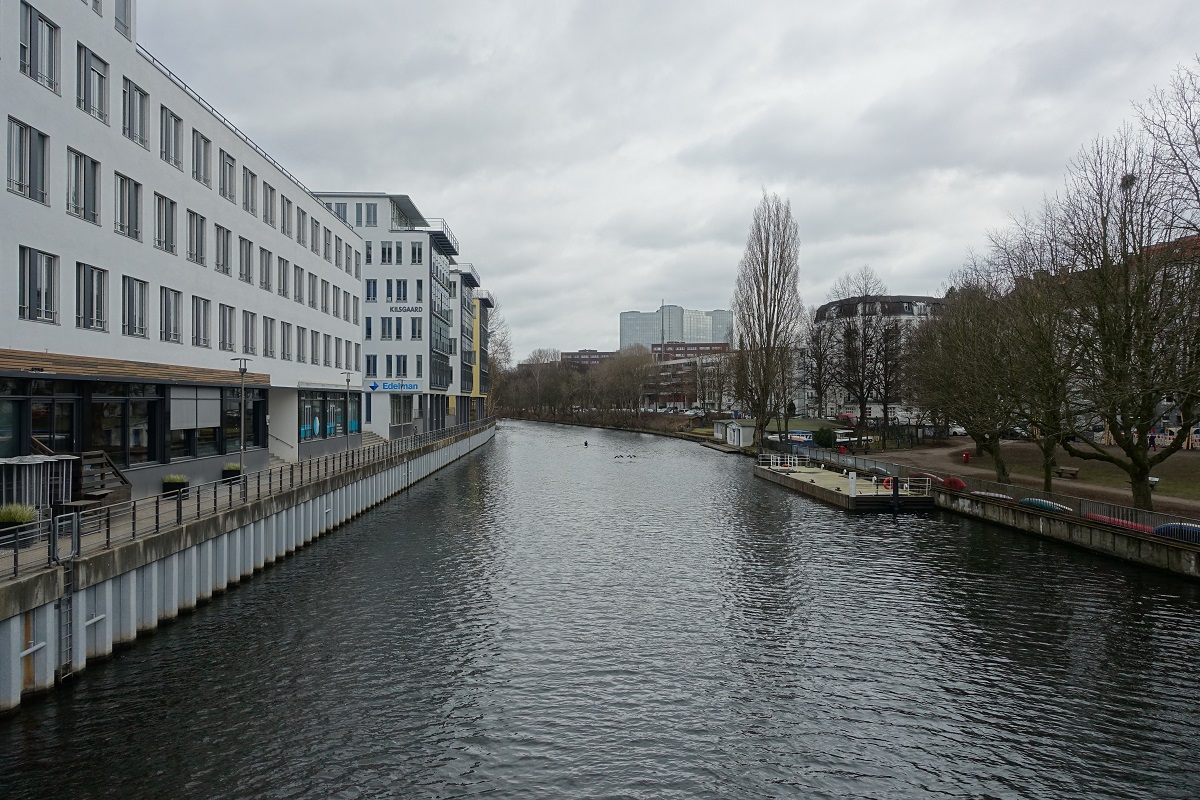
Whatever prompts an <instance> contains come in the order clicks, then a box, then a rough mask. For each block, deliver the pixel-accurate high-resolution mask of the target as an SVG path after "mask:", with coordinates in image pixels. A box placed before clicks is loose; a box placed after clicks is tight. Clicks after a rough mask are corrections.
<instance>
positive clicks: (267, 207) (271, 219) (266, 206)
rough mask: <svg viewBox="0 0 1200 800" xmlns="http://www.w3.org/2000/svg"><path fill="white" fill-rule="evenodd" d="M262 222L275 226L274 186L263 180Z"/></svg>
mask: <svg viewBox="0 0 1200 800" xmlns="http://www.w3.org/2000/svg"><path fill="white" fill-rule="evenodd" d="M263 222H265V223H267V224H268V225H270V226H271V227H272V228H274V227H275V187H274V186H272V185H271V184H269V183H267V182H266V181H263Z"/></svg>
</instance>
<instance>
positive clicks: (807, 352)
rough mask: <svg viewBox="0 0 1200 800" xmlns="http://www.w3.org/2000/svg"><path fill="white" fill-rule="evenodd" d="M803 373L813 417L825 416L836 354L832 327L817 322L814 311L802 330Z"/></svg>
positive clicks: (832, 380)
mask: <svg viewBox="0 0 1200 800" xmlns="http://www.w3.org/2000/svg"><path fill="white" fill-rule="evenodd" d="M802 341H803V348H804V372H805V378H806V381H807V383H808V385H809V386H810V387H811V388H812V390H813V394H814V395H815V397H814V398H813V399H814V400H815V402H816V410H815V414H814V416H817V417H821V416H824V415H825V401H826V400H827V399H828V397H829V394H830V392H831V391H832V390H833V387H834V385H835V383H834V381H835V374H836V373H835V363H834V362H835V359H836V358H837V352H836V351H835V349H834V347H835V344H836V341H835V336H834V329H833V326H832V325H829V324H825V323H822V322H820V321H818V320H817V312H816V309H813V310H812V311H811V312H809V314H808V315H807V316H806V317H805V321H804V329H803V339H802Z"/></svg>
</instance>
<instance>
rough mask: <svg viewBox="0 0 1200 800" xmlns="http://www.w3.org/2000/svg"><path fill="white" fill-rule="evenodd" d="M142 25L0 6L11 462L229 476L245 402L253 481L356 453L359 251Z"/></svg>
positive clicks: (129, 14) (6, 414)
mask: <svg viewBox="0 0 1200 800" xmlns="http://www.w3.org/2000/svg"><path fill="white" fill-rule="evenodd" d="M134 11H135V9H134V3H133V0H109V1H108V2H103V3H101V2H98V1H97V2H79V0H31V1H30V2H22V1H21V0H2V2H0V97H3V98H4V104H3V112H2V113H3V114H4V116H5V117H6V120H5V121H6V135H7V146H8V150H7V153H8V161H7V189H8V191H6V192H5V193H4V194H3V195H0V275H2V276H3V285H4V287H5V288H6V289H7V291H6V297H7V298H8V299H7V300H6V301H5V302H4V305H3V307H2V308H0V314H3V315H4V322H3V324H0V455H4V456H11V455H20V454H25V453H29V452H31V450H37V451H42V452H44V451H45V450H46V449H48V450H51V451H55V452H63V453H71V452H80V451H103V452H104V453H106V454H107V455H108V457H109V458H110V459H111V460H112V461H113V462H114V463H115V464H116V465H118V466H120V467H121V468H122V469H123V470H124V471H125V473H126V474H127V475H128V476H129V478H130V481H131V482H132V483H133V486H134V492H135V493H137V494H141V493H145V492H147V491H148V490H149V489H151V488H153V487H154V486H156V485H157V484H158V479H159V478H160V477H161V475H162V474H163V473H165V472H183V473H186V474H188V475H189V476H190V477H191V479H192V480H193V481H194V482H195V481H202V480H207V479H212V478H216V477H219V475H220V469H221V463H222V462H223V461H227V460H230V457H231V454H232V456H233V460H237V458H238V454H239V452H240V449H239V448H240V441H241V439H242V436H243V426H242V425H241V420H242V417H243V413H242V411H243V404H244V408H245V414H244V417H245V426H244V439H245V446H246V448H247V449H248V452H246V453H245V463H246V464H247V466H248V467H251V468H253V467H257V466H262V465H265V464H266V463H267V459H268V452H269V453H271V454H274V455H276V456H277V457H278V458H281V459H284V460H296V459H300V458H304V457H307V456H310V455H314V454H319V453H321V452H326V451H329V450H333V449H338V448H344V447H347V446H348V445H350V444H353V443H354V440H355V439H356V438H357V434H356V431H357V428H358V403H359V400H358V393H359V390H360V389H359V387H360V386H361V380H360V371H359V370H360V365H361V337H360V328H359V315H360V293H361V290H360V286H361V279H360V272H361V268H362V253H363V246H362V240H361V238H360V237H359V236H358V234H357V233H356V231H355V229H354V227H353V226H349V225H347V224H346V223H345V222H344V220H342V219H339V218H338V217H337V216H335V214H334V213H332V212H331V211H329V210H327V209H326V208H325V206H324V204H323V203H322V202H320V201H318V200H317V199H316V198H315V197H314V196H313V195H312V194H311V193H310V192H309V191H308V190H307V189H306V188H305V187H304V186H303V184H301V183H300V182H299V181H298V180H297V179H296V178H295V177H294V176H293V175H292V174H291V173H290V172H288V170H286V169H285V168H284V167H282V166H281V165H280V164H278V163H277V162H276V161H275V160H274V159H272V158H271V157H270V156H269V155H267V154H266V153H265V152H264V151H263V150H262V149H261V148H260V147H258V146H257V145H255V144H254V142H253V141H251V140H250V138H249V137H247V136H246V135H245V134H244V133H242V132H241V131H240V130H238V129H237V128H236V127H234V126H233V124H232V123H230V122H229V121H228V120H227V119H226V118H225V117H224V116H223V115H222V114H220V113H219V112H217V111H216V110H215V109H213V107H212V106H211V105H209V104H208V103H207V102H205V101H204V100H203V99H202V98H201V97H200V96H199V95H197V94H196V93H195V92H194V91H193V90H191V89H190V88H189V87H188V86H186V85H185V84H184V83H183V81H182V80H180V79H179V78H178V77H176V76H175V75H174V74H172V73H171V72H170V71H169V70H168V69H167V68H166V67H165V66H163V65H162V64H161V63H160V62H158V61H157V60H156V59H155V58H154V57H153V56H151V55H150V54H149V53H148V52H146V50H144V49H143V48H142V47H141V46H140V45H138V44H137V43H136V41H137V40H136V33H137V22H136V16H135V13H134ZM267 89H268V87H263V90H264V91H267ZM243 365H244V367H245V370H246V371H245V373H244V374H243V373H241V372H239V369H240V368H241V367H242V366H243ZM243 381H244V385H245V393H244V395H243V394H242V392H241V389H242V385H243ZM352 434H354V435H352Z"/></svg>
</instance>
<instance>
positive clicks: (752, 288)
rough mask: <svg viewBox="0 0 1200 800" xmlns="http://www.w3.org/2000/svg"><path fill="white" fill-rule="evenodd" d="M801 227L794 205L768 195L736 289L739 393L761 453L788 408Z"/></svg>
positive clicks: (736, 390)
mask: <svg viewBox="0 0 1200 800" xmlns="http://www.w3.org/2000/svg"><path fill="white" fill-rule="evenodd" d="M799 258H800V229H799V227H798V226H797V225H796V220H795V218H793V217H792V205H791V203H790V202H789V201H786V200H783V199H782V198H780V197H779V195H776V194H767V192H766V191H765V190H764V191H763V197H762V200H761V201H760V202H759V204H758V206H757V207H756V208H755V209H754V218H753V221H752V222H751V223H750V232H749V234H748V235H747V237H746V249H745V252H744V253H743V254H742V260H741V262H740V263H739V264H738V277H737V284H736V287H735V289H734V295H733V303H732V308H731V310H732V311H733V325H734V330H735V332H736V333H735V334H734V335H735V336H736V338H737V347H736V350H735V352H734V365H735V371H734V394H735V396H736V397H737V398H738V400H739V402H741V403H742V405H743V407H744V408H745V410H746V411H747V412H749V413H750V415H751V416H752V417H753V418H754V422H755V435H756V437H757V439H758V443H759V449H760V450H761V448H762V446H763V436H764V434H765V432H766V427H767V421H768V420H769V419H770V418H771V417H773V416H775V415H776V412H777V411H778V410H779V409H780V408H781V407H782V405H783V397H782V395H783V394H784V386H785V385H786V381H787V376H788V371H789V370H790V369H791V360H792V352H793V349H794V348H795V347H796V345H797V344H798V341H799V338H800V337H799V333H800V323H801V316H802V314H803V312H804V305H803V304H802V303H801V302H800V293H799V291H798V289H797V280H798V276H799Z"/></svg>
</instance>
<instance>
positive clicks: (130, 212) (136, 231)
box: [113, 172, 142, 242]
mask: <svg viewBox="0 0 1200 800" xmlns="http://www.w3.org/2000/svg"><path fill="white" fill-rule="evenodd" d="M116 184H117V208H116V212H115V213H116V218H115V219H114V220H113V228H114V230H116V232H117V233H119V234H121V235H122V236H128V237H129V238H130V239H137V240H138V241H139V242H140V241H141V240H142V185H141V184H140V183H138V182H137V181H135V180H133V179H131V178H127V177H125V176H124V175H122V174H121V173H119V172H118V173H116Z"/></svg>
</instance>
